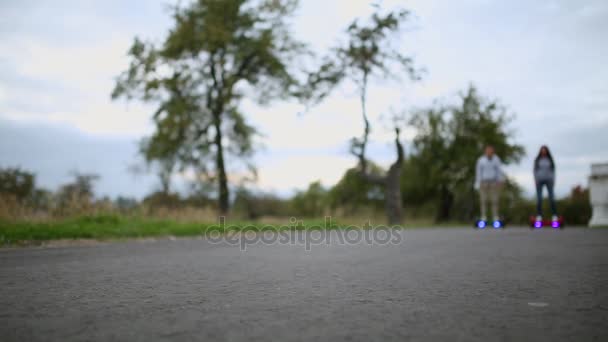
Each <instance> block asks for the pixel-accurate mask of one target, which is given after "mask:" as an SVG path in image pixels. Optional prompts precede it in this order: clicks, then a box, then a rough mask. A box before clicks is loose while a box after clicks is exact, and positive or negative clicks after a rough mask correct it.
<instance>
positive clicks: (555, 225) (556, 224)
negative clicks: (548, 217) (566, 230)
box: [551, 221, 559, 228]
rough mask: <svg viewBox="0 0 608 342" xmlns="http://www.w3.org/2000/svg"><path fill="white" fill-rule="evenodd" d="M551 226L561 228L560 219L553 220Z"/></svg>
mask: <svg viewBox="0 0 608 342" xmlns="http://www.w3.org/2000/svg"><path fill="white" fill-rule="evenodd" d="M551 227H553V228H559V221H553V222H551Z"/></svg>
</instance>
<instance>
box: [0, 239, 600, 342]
mask: <svg viewBox="0 0 608 342" xmlns="http://www.w3.org/2000/svg"><path fill="white" fill-rule="evenodd" d="M334 234H335V233H334ZM400 236H401V238H402V241H401V242H400V243H397V244H388V245H378V244H375V245H374V244H372V245H369V244H367V243H366V242H365V241H362V242H359V243H354V244H340V243H339V241H332V242H331V243H330V244H329V245H325V244H321V245H315V246H312V247H311V248H310V250H306V248H305V246H303V245H285V244H283V245H279V244H275V245H261V244H257V245H253V246H247V249H246V251H243V250H242V249H241V248H240V247H238V246H231V245H227V244H212V243H210V242H209V241H208V240H204V239H184V240H181V239H178V240H175V241H172V240H161V241H156V242H150V241H132V242H118V243H110V244H101V245H95V246H69V247H61V248H22V249H4V250H0V340H2V341H52V340H55V341H84V340H91V341H112V340H122V341H157V340H167V341H168V340H171V341H191V340H201V341H202V340H205V341H210V340H228V341H240V340H259V341H268V340H279V341H291V340H327V341H340V340H349V341H372V340H382V341H386V340H398V341H403V340H408V339H409V340H416V341H434V340H438V341H448V340H449V341H511V340H513V341H526V340H530V341H532V340H534V341H539V340H544V341H608V230H606V229H603V230H588V229H567V230H564V231H552V230H550V229H549V230H543V231H528V230H527V229H510V230H505V231H492V230H488V231H475V230H473V229H466V230H465V229H425V230H407V231H403V232H402V233H401V235H400Z"/></svg>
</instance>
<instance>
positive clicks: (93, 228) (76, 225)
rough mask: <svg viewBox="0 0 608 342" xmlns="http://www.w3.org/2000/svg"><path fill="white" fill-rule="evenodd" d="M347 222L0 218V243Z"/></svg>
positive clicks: (194, 233)
mask: <svg viewBox="0 0 608 342" xmlns="http://www.w3.org/2000/svg"><path fill="white" fill-rule="evenodd" d="M341 226H342V227H345V226H346V225H338V224H335V223H331V224H330V225H326V224H325V222H324V221H323V220H307V221H302V222H301V223H297V224H291V223H290V221H289V220H285V222H282V223H278V222H273V223H262V222H239V221H234V222H227V223H226V224H225V225H220V224H218V223H200V222H182V221H177V220H168V219H155V218H142V217H128V216H118V215H96V216H83V217H78V218H71V219H61V220H49V221H42V222H36V221H0V245H1V246H12V245H36V244H41V243H43V242H45V241H52V240H77V239H92V240H114V239H130V238H144V237H167V236H175V237H185V236H201V235H204V234H206V233H208V232H210V231H211V230H215V231H219V232H222V233H223V232H226V231H228V230H233V231H234V230H237V231H243V230H250V231H262V230H268V229H272V230H278V229H326V228H331V229H336V228H339V227H341Z"/></svg>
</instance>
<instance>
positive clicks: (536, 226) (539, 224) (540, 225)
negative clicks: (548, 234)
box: [534, 221, 543, 228]
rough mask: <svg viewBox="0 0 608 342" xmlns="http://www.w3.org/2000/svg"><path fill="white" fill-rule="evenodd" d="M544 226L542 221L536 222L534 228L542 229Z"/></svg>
mask: <svg viewBox="0 0 608 342" xmlns="http://www.w3.org/2000/svg"><path fill="white" fill-rule="evenodd" d="M542 226H543V223H542V222H541V221H536V222H534V228H541V227H542Z"/></svg>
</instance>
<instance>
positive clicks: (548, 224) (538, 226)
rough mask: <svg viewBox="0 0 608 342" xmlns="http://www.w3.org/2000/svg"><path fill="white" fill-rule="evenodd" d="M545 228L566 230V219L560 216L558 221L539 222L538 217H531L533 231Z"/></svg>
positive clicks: (545, 220)
mask: <svg viewBox="0 0 608 342" xmlns="http://www.w3.org/2000/svg"><path fill="white" fill-rule="evenodd" d="M543 227H551V228H553V229H563V228H564V218H563V217H562V216H559V217H558V218H557V220H548V219H542V220H537V219H536V216H530V228H531V229H541V228H543Z"/></svg>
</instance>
